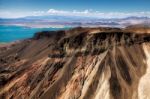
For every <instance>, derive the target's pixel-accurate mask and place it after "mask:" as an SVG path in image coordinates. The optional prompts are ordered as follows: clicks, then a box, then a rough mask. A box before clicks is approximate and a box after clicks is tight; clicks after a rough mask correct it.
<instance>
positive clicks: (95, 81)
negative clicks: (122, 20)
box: [0, 28, 150, 99]
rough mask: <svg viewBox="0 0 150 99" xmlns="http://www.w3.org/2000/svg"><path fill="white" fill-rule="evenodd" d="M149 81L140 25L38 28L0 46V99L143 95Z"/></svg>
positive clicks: (128, 98)
mask: <svg viewBox="0 0 150 99" xmlns="http://www.w3.org/2000/svg"><path fill="white" fill-rule="evenodd" d="M4 49H5V50H4ZM149 84H150V34H149V33H147V32H144V31H140V33H137V32H134V31H132V32H131V31H128V30H127V29H119V28H74V29H70V30H66V31H44V32H40V33H37V34H35V36H34V37H33V38H32V39H27V40H24V41H21V42H18V43H17V44H13V45H9V47H8V46H1V47H0V99H149V98H150V94H149V92H150V86H149Z"/></svg>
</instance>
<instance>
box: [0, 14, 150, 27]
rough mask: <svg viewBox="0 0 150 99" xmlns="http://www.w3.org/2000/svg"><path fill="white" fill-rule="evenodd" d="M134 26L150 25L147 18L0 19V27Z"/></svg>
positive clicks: (32, 17) (64, 17)
mask: <svg viewBox="0 0 150 99" xmlns="http://www.w3.org/2000/svg"><path fill="white" fill-rule="evenodd" d="M135 24H150V18H149V17H136V16H131V17H127V18H109V19H108V18H106V19H105V18H95V17H85V16H60V15H49V16H27V17H24V18H13V19H8V18H0V25H22V26H29V27H51V26H72V27H76V26H111V27H126V26H129V25H135Z"/></svg>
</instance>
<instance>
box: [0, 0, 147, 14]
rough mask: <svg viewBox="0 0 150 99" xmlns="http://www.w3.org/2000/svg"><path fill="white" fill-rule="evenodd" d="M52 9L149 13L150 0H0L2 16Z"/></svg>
mask: <svg viewBox="0 0 150 99" xmlns="http://www.w3.org/2000/svg"><path fill="white" fill-rule="evenodd" d="M50 9H53V12H57V14H58V13H59V12H61V13H60V14H64V13H63V11H64V12H68V13H70V12H72V11H77V12H79V13H78V14H80V12H81V14H82V12H83V13H84V12H86V11H87V12H86V13H97V12H99V13H105V14H109V13H111V15H112V16H113V14H112V13H118V15H119V13H122V14H123V13H125V15H127V14H128V15H130V14H131V13H133V14H135V15H136V14H141V13H142V14H143V15H144V14H145V15H149V14H150V13H149V12H150V0H0V13H1V14H0V16H1V17H23V16H30V15H36V14H35V13H38V14H37V15H42V14H44V15H46V13H47V12H48V11H49V10H50ZM51 11H52V10H51ZM33 13H34V14H33ZM50 13H51V12H50V11H49V14H50ZM53 14H54V13H53ZM95 15H96V14H95ZM110 17H111V16H110ZM116 17H117V14H116Z"/></svg>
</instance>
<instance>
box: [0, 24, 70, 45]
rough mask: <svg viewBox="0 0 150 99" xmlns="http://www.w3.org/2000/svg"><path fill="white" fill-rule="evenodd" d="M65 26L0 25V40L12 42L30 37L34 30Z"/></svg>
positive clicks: (47, 29)
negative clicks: (30, 26) (29, 26)
mask: <svg viewBox="0 0 150 99" xmlns="http://www.w3.org/2000/svg"><path fill="white" fill-rule="evenodd" d="M62 29H67V28H28V27H23V26H4V25H0V42H5V43H7V42H12V41H16V40H22V39H26V38H31V37H32V36H33V35H34V34H35V33H36V32H40V31H49V30H62Z"/></svg>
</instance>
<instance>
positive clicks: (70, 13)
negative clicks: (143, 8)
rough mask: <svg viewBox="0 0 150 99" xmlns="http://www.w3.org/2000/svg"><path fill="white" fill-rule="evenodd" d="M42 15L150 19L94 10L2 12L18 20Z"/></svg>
mask: <svg viewBox="0 0 150 99" xmlns="http://www.w3.org/2000/svg"><path fill="white" fill-rule="evenodd" d="M42 15H66V16H88V17H99V18H123V17H129V16H139V17H143V16H145V17H150V12H132V13H127V12H126V13H124V12H107V13H104V12H100V11H93V10H91V9H90V10H89V9H86V10H83V11H78V10H72V11H67V10H56V9H49V10H48V11H32V12H9V11H0V17H3V18H18V17H25V16H42Z"/></svg>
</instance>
